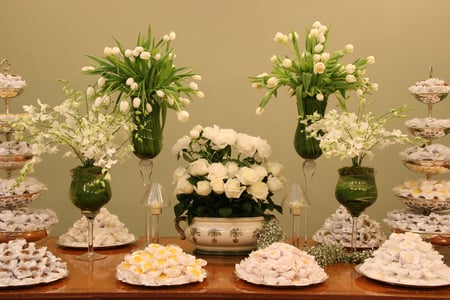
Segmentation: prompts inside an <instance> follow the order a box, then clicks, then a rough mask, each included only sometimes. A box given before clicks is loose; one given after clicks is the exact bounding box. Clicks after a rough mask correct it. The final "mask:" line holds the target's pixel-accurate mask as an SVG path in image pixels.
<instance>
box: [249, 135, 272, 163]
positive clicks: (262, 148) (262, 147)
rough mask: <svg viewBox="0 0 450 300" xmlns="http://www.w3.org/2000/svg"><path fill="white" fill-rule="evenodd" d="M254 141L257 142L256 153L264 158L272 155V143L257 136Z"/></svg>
mask: <svg viewBox="0 0 450 300" xmlns="http://www.w3.org/2000/svg"><path fill="white" fill-rule="evenodd" d="M253 142H254V143H255V149H256V154H257V155H258V156H259V157H260V158H261V159H262V160H266V159H268V158H269V157H270V155H272V147H270V144H269V143H268V142H267V141H266V140H264V139H262V138H259V137H255V138H254V139H253Z"/></svg>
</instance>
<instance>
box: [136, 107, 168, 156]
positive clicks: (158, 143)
mask: <svg viewBox="0 0 450 300" xmlns="http://www.w3.org/2000/svg"><path fill="white" fill-rule="evenodd" d="M160 111H161V108H160V106H159V105H154V106H153V110H152V112H151V113H147V114H143V113H137V112H135V113H134V117H133V121H134V123H135V125H136V129H135V130H134V131H133V133H132V143H133V147H134V154H135V155H136V156H137V157H138V158H140V159H152V158H155V157H156V156H157V155H158V154H159V153H160V152H161V150H162V147H163V126H162V124H161V116H160Z"/></svg>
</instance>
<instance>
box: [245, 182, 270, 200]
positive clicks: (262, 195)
mask: <svg viewBox="0 0 450 300" xmlns="http://www.w3.org/2000/svg"><path fill="white" fill-rule="evenodd" d="M247 192H248V193H249V194H251V195H252V196H254V197H255V198H256V199H260V200H265V199H266V198H267V196H268V195H269V188H268V187H267V185H266V184H265V183H264V182H261V181H259V182H256V183H254V184H252V185H251V186H249V187H248V189H247Z"/></svg>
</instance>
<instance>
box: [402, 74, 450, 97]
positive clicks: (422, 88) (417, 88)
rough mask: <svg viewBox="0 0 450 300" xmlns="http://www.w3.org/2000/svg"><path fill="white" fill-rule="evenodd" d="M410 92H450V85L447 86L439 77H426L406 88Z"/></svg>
mask: <svg viewBox="0 0 450 300" xmlns="http://www.w3.org/2000/svg"><path fill="white" fill-rule="evenodd" d="M408 90H409V91H410V92H411V93H412V94H426V93H448V92H450V86H448V85H447V84H446V83H445V82H444V80H442V79H439V78H428V79H426V80H421V81H418V82H416V84H415V85H412V86H410V87H409V88H408Z"/></svg>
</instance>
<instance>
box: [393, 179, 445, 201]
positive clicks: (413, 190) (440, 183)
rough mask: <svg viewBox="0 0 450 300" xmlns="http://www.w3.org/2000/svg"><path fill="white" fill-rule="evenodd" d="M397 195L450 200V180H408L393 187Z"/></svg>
mask: <svg viewBox="0 0 450 300" xmlns="http://www.w3.org/2000/svg"><path fill="white" fill-rule="evenodd" d="M393 192H394V194H395V195H396V196H400V197H413V198H414V199H426V200H436V201H450V181H447V180H426V179H419V180H408V181H405V182H404V183H402V184H400V185H397V186H396V187H394V188H393Z"/></svg>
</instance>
